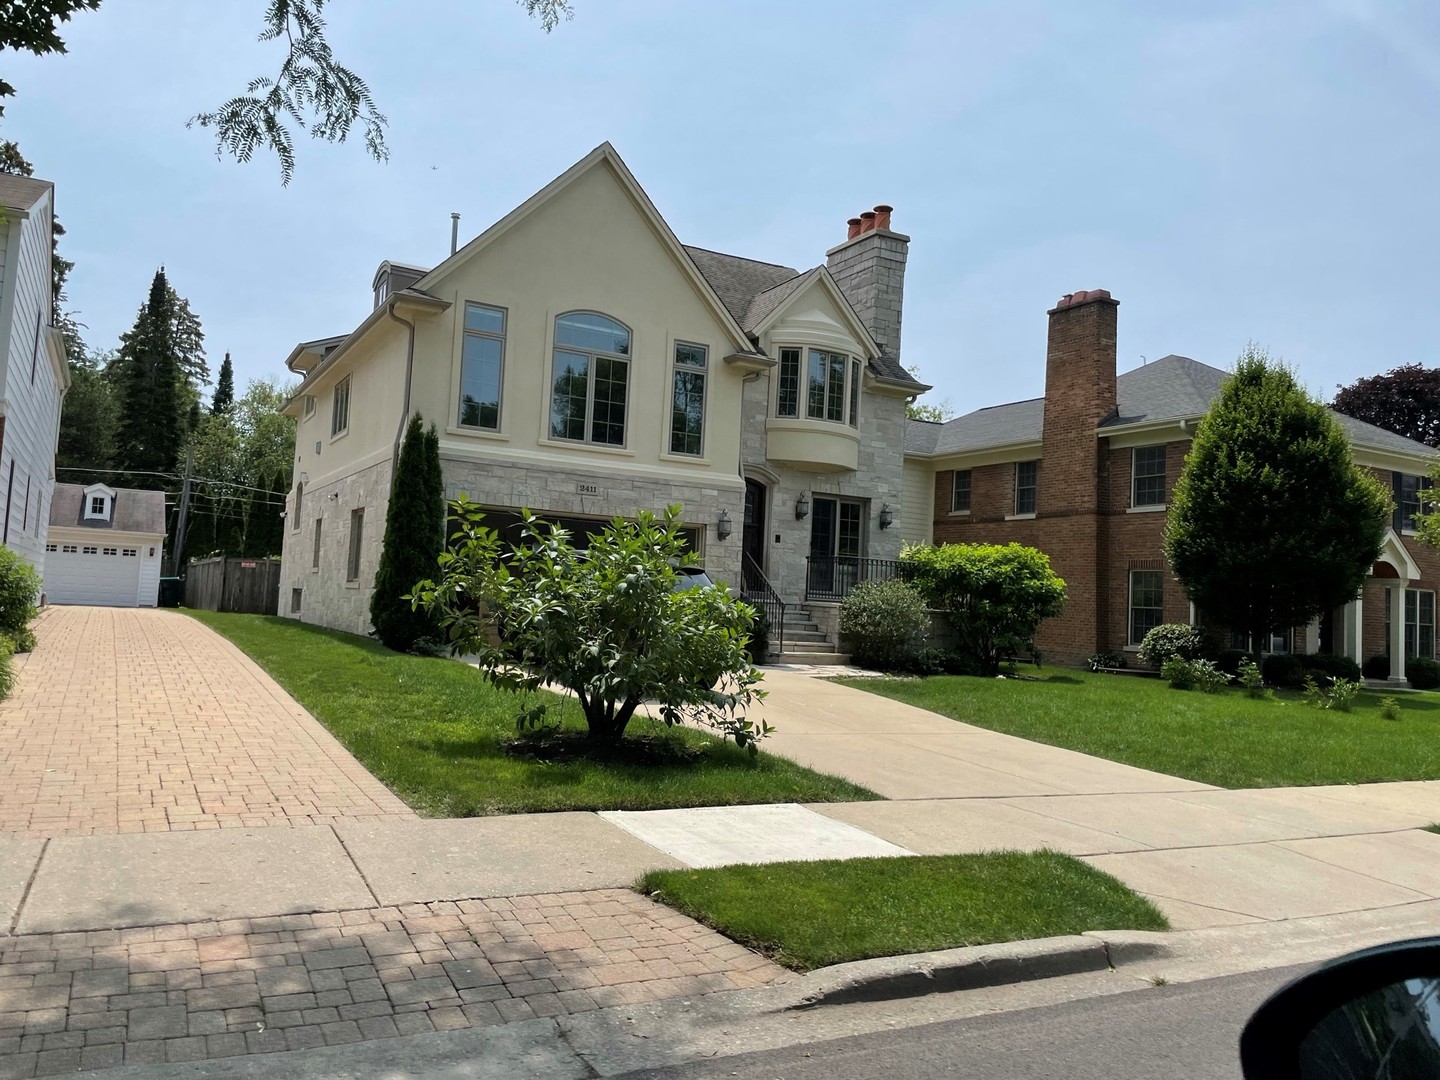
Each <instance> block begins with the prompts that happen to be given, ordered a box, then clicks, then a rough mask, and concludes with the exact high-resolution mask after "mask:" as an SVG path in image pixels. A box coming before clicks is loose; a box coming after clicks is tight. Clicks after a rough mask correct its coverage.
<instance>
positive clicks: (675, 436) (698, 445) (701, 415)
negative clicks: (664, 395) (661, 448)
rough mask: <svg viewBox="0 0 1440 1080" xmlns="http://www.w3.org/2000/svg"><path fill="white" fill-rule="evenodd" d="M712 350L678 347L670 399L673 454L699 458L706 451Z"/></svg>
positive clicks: (680, 344) (676, 345)
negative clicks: (708, 370)
mask: <svg viewBox="0 0 1440 1080" xmlns="http://www.w3.org/2000/svg"><path fill="white" fill-rule="evenodd" d="M708 361H709V350H708V349H706V348H705V346H704V345H688V344H686V343H685V342H683V341H677V342H676V343H675V366H674V372H673V381H672V384H671V395H670V452H671V453H672V454H688V455H692V456H694V457H699V456H700V454H701V453H702V451H703V449H704V442H705V440H704V433H705V374H706V365H707V363H708Z"/></svg>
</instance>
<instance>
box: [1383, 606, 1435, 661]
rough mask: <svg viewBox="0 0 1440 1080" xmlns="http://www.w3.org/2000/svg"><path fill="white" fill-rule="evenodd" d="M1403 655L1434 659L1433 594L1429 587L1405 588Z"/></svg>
mask: <svg viewBox="0 0 1440 1080" xmlns="http://www.w3.org/2000/svg"><path fill="white" fill-rule="evenodd" d="M1385 595H1386V596H1389V595H1390V591H1389V590H1388V589H1387V590H1386V591H1385ZM1387 640H1388V639H1387ZM1405 655H1406V656H1419V657H1423V658H1424V659H1426V660H1434V659H1435V594H1434V593H1433V592H1431V591H1430V590H1429V589H1406V590H1405Z"/></svg>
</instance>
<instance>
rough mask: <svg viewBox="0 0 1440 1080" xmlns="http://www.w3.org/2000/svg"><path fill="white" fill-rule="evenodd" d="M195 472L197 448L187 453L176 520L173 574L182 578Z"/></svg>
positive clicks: (192, 448) (172, 563) (172, 561)
mask: <svg viewBox="0 0 1440 1080" xmlns="http://www.w3.org/2000/svg"><path fill="white" fill-rule="evenodd" d="M194 471H195V448H194V447H193V446H192V447H191V448H190V449H189V450H187V451H185V479H184V481H183V482H182V483H181V485H180V512H179V514H177V515H176V518H175V555H174V557H173V558H172V559H171V572H172V573H173V574H174V575H175V576H176V577H179V576H180V558H181V556H182V555H184V554H185V526H186V524H187V523H188V521H189V518H190V474H191V473H193V472H194Z"/></svg>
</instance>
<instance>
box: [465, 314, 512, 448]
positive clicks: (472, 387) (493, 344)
mask: <svg viewBox="0 0 1440 1080" xmlns="http://www.w3.org/2000/svg"><path fill="white" fill-rule="evenodd" d="M504 372H505V309H504V308H498V307H491V306H489V305H488V304H474V303H469V302H467V303H466V304H465V335H464V341H463V342H462V343H461V346H460V420H459V423H460V426H461V427H471V428H479V429H480V430H482V431H499V430H500V385H501V382H502V380H503V377H504Z"/></svg>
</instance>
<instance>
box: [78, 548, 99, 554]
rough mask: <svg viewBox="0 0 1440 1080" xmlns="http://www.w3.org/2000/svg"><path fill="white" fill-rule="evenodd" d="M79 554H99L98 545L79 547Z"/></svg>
mask: <svg viewBox="0 0 1440 1080" xmlns="http://www.w3.org/2000/svg"><path fill="white" fill-rule="evenodd" d="M80 554H81V555H98V554H100V549H99V548H98V547H84V548H81V549H80Z"/></svg>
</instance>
